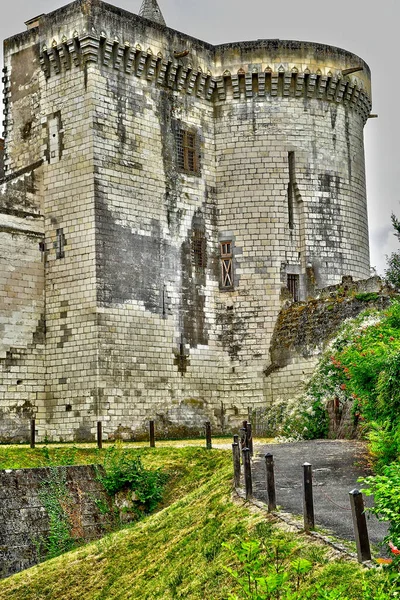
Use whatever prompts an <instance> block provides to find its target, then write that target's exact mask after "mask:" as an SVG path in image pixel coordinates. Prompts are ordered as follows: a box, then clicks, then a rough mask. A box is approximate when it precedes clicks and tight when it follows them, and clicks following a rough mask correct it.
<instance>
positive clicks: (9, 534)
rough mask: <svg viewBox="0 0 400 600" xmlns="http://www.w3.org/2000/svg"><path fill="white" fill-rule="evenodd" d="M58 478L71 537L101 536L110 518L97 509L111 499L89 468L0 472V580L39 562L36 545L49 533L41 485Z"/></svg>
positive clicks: (48, 522) (38, 547) (38, 546)
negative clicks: (65, 496)
mask: <svg viewBox="0 0 400 600" xmlns="http://www.w3.org/2000/svg"><path fill="white" fill-rule="evenodd" d="M60 475H62V477H63V479H62V480H63V481H64V480H65V484H66V490H67V492H68V495H69V498H68V501H67V502H66V503H65V509H66V511H67V513H68V518H69V520H70V522H71V524H72V529H71V537H72V538H73V539H75V540H85V541H90V540H94V539H97V538H99V537H101V535H103V534H104V526H106V525H107V523H108V519H109V516H108V515H107V514H106V513H105V512H104V510H103V511H101V510H100V507H101V506H102V505H103V506H105V507H106V506H107V505H108V504H109V502H110V499H109V498H108V496H107V494H106V493H105V491H104V488H103V486H102V485H101V483H100V482H99V481H97V479H96V471H95V468H94V467H93V466H82V467H52V468H50V467H48V468H42V469H20V470H15V471H0V517H1V519H0V577H8V576H10V575H13V574H14V573H18V572H19V571H22V570H24V569H28V568H29V567H31V566H33V565H35V564H37V563H38V562H39V560H40V558H41V556H40V547H41V546H42V547H43V539H45V538H46V536H47V535H48V533H49V529H50V521H49V514H48V512H47V511H46V509H45V506H44V502H43V496H42V494H43V489H44V487H43V484H44V483H45V482H46V481H48V480H49V479H50V478H51V477H54V476H56V477H60ZM42 549H43V548H42Z"/></svg>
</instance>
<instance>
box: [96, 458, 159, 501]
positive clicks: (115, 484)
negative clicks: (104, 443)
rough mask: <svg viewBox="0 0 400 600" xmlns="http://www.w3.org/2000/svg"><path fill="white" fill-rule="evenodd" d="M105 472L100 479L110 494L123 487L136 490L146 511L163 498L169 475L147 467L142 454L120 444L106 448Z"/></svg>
mask: <svg viewBox="0 0 400 600" xmlns="http://www.w3.org/2000/svg"><path fill="white" fill-rule="evenodd" d="M103 467H104V472H103V473H101V472H100V471H99V473H98V479H99V480H100V481H101V483H102V484H103V486H104V488H105V490H106V491H107V493H108V494H110V495H114V494H116V493H117V492H119V491H121V490H123V489H131V490H134V491H135V493H136V496H137V498H138V500H139V501H140V502H141V503H142V505H143V506H144V508H145V511H146V512H150V511H152V510H153V509H154V508H155V507H156V506H157V504H158V503H159V502H160V501H161V500H162V493H163V485H164V483H165V482H166V480H167V476H166V475H165V474H164V473H162V472H161V471H159V470H149V469H145V468H144V467H143V465H142V461H141V459H140V456H132V454H131V453H130V452H129V451H128V450H124V449H123V448H122V447H120V446H112V447H111V448H108V449H107V450H106V453H105V456H104V462H103Z"/></svg>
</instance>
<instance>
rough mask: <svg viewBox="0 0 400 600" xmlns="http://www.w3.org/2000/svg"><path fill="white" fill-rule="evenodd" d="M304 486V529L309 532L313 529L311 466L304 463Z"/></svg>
mask: <svg viewBox="0 0 400 600" xmlns="http://www.w3.org/2000/svg"><path fill="white" fill-rule="evenodd" d="M303 469H304V485H303V493H304V496H303V504H304V529H305V531H310V530H311V529H314V527H315V521H314V500H313V488H312V465H310V463H304V466H303Z"/></svg>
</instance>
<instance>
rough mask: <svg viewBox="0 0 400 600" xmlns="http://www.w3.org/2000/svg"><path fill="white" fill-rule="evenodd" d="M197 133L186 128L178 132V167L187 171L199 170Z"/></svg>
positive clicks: (195, 171) (196, 171) (194, 171)
mask: <svg viewBox="0 0 400 600" xmlns="http://www.w3.org/2000/svg"><path fill="white" fill-rule="evenodd" d="M197 145H198V142H197V134H196V133H194V132H192V131H188V130H186V129H179V130H178V131H177V133H176V146H177V163H178V169H179V170H180V171H184V172H186V173H195V174H197V173H198V172H199V156H198V149H197Z"/></svg>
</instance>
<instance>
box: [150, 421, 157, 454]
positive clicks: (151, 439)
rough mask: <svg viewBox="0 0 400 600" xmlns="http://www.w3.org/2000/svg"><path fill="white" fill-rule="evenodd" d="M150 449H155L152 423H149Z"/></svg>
mask: <svg viewBox="0 0 400 600" xmlns="http://www.w3.org/2000/svg"><path fill="white" fill-rule="evenodd" d="M149 429H150V448H155V447H156V438H155V431H154V421H150V426H149Z"/></svg>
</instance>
